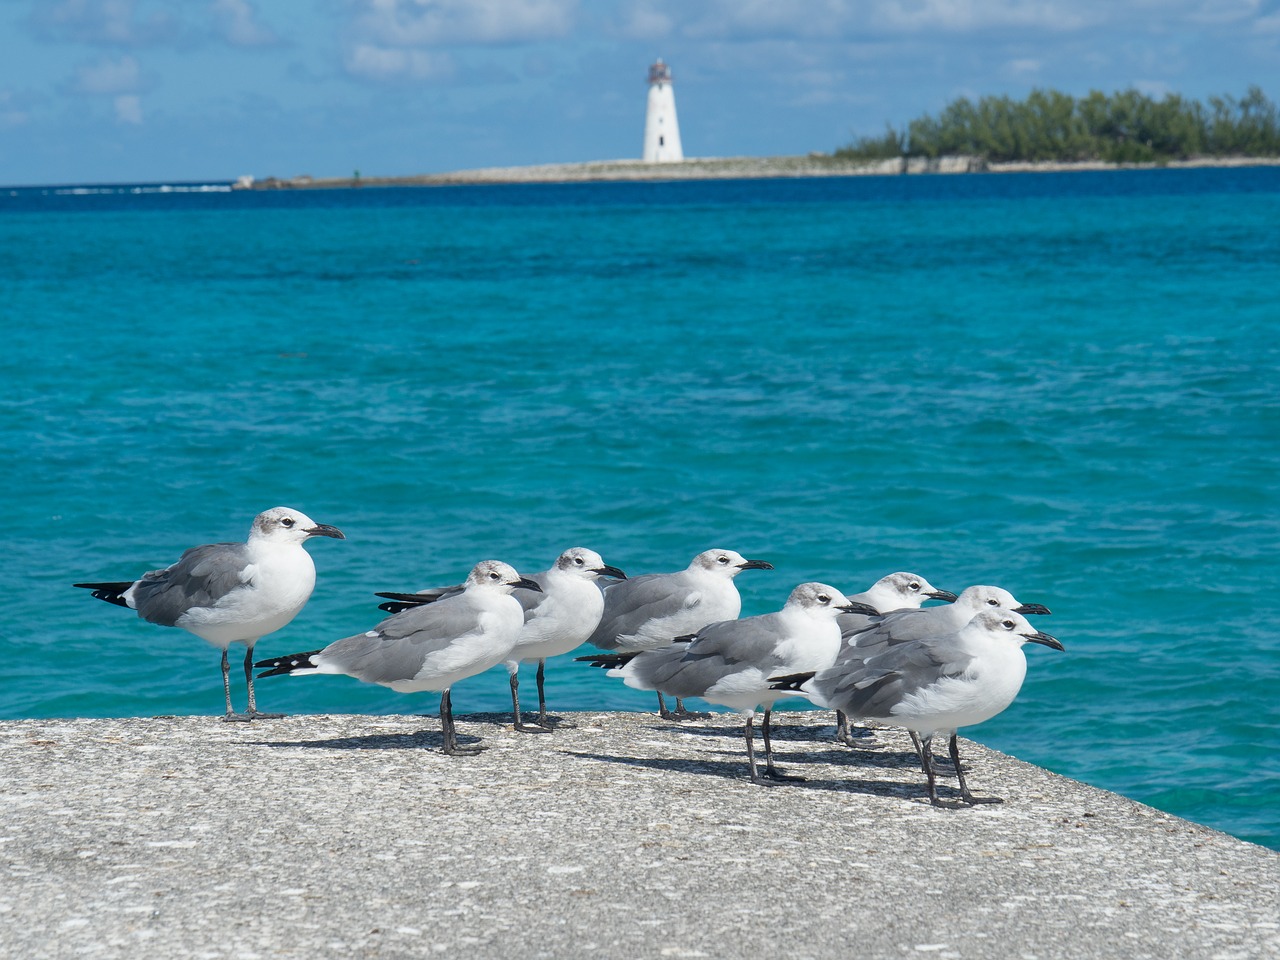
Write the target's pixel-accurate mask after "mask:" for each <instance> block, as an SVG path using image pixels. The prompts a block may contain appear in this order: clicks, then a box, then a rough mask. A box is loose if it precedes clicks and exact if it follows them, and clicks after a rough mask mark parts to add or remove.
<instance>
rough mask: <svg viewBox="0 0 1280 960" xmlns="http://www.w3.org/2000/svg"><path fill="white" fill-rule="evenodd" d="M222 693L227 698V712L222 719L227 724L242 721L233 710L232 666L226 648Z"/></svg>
mask: <svg viewBox="0 0 1280 960" xmlns="http://www.w3.org/2000/svg"><path fill="white" fill-rule="evenodd" d="M222 692H223V693H224V694H226V697H227V712H226V714H225V715H224V716H223V718H222V719H223V720H224V721H226V722H230V721H232V720H239V719H241V717H240V715H239V714H237V713H236V712H235V711H234V710H233V709H231V664H230V662H229V661H228V660H227V648H226V647H223V648H222Z"/></svg>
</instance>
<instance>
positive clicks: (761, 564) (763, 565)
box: [738, 560, 773, 570]
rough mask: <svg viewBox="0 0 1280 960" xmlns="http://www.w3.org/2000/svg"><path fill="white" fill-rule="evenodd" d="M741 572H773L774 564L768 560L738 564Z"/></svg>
mask: <svg viewBox="0 0 1280 960" xmlns="http://www.w3.org/2000/svg"><path fill="white" fill-rule="evenodd" d="M738 569H739V570H772V569H773V564H772V563H770V562H769V561H768V560H747V561H746V562H745V563H740V564H738Z"/></svg>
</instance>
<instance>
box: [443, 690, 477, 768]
mask: <svg viewBox="0 0 1280 960" xmlns="http://www.w3.org/2000/svg"><path fill="white" fill-rule="evenodd" d="M440 729H441V730H442V731H443V732H444V747H443V750H444V752H445V753H447V754H448V755H449V756H451V757H462V756H470V755H472V754H476V753H479V752H480V751H481V750H483V749H484V747H460V746H458V731H457V728H455V727H454V725H453V698H452V697H450V696H449V688H448V687H445V690H444V693H442V694H440Z"/></svg>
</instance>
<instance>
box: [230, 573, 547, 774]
mask: <svg viewBox="0 0 1280 960" xmlns="http://www.w3.org/2000/svg"><path fill="white" fill-rule="evenodd" d="M518 588H523V589H525V590H533V591H538V590H540V589H541V588H540V587H539V586H538V585H537V584H536V583H534V582H533V581H532V580H529V579H528V578H526V577H522V576H520V574H518V573H516V571H515V568H514V567H512V566H511V565H510V564H506V563H503V562H502V561H500V560H483V561H481V562H480V563H477V564H476V565H475V567H474V568H472V570H471V573H470V574H468V576H467V579H466V582H465V583H464V584H463V585H462V591H461V592H460V593H458V594H456V595H454V596H450V597H445V598H443V599H441V600H438V601H436V602H434V603H426V604H422V605H420V606H413V607H409V608H408V609H406V610H403V611H401V612H400V613H395V614H392V615H391V616H390V617H387V619H385V620H383V621H382V622H381V623H379V624H378V625H377V626H376V627H374V628H373V629H372V630H369V631H368V632H366V633H358V634H356V635H355V636H351V637H344V638H343V639H341V640H335V641H334V642H333V643H331V644H329V645H328V646H327V647H325V648H324V649H322V650H312V651H310V652H308V653H293V654H289V655H288V656H285V657H274V658H272V659H270V660H260V661H258V663H256V664H255V666H258V667H264V668H267V669H266V672H264V673H260V674H258V679H262V678H263V677H276V676H284V675H289V674H292V675H296V676H303V675H306V674H313V673H334V674H342V675H345V676H348V677H355V678H356V679H357V680H363V681H364V682H365V683H377V684H381V685H382V686H384V687H390V688H391V689H392V690H395V691H396V692H397V693H418V692H421V691H426V690H429V691H433V692H439V693H440V726H441V729H442V731H443V733H444V752H445V753H447V754H449V755H450V756H456V755H459V754H466V753H477V752H478V751H479V750H480V749H482V748H479V747H459V746H458V736H457V731H456V730H455V728H454V723H453V702H452V698H451V695H450V690H451V688H452V687H453V685H454V684H455V683H457V682H458V681H459V680H463V679H465V678H467V677H472V676H475V675H476V674H478V673H484V671H486V670H488V669H489V668H490V667H495V666H497V665H498V664H499V663H502V661H503V660H506V659H507V658H508V657H509V656H510V655H511V651H512V649H514V647H515V644H516V640H517V639H518V638H519V636H520V628H521V627H522V626H524V608H523V607H521V606H520V601H518V600H517V599H516V598H515V597H513V596H512V595H511V592H512V591H513V590H516V589H518Z"/></svg>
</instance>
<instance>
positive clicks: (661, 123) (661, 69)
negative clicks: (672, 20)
mask: <svg viewBox="0 0 1280 960" xmlns="http://www.w3.org/2000/svg"><path fill="white" fill-rule="evenodd" d="M683 159H684V149H683V148H682V147H681V146H680V124H679V122H678V121H677V120H676V92H675V90H674V89H673V88H672V86H671V68H670V67H669V66H667V65H666V64H665V63H663V62H662V60H661V58H659V60H658V62H657V63H655V64H654V65H653V66H651V67H650V68H649V106H648V108H647V109H646V110H645V114H644V162H645V163H679V162H680V161H681V160H683Z"/></svg>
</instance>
